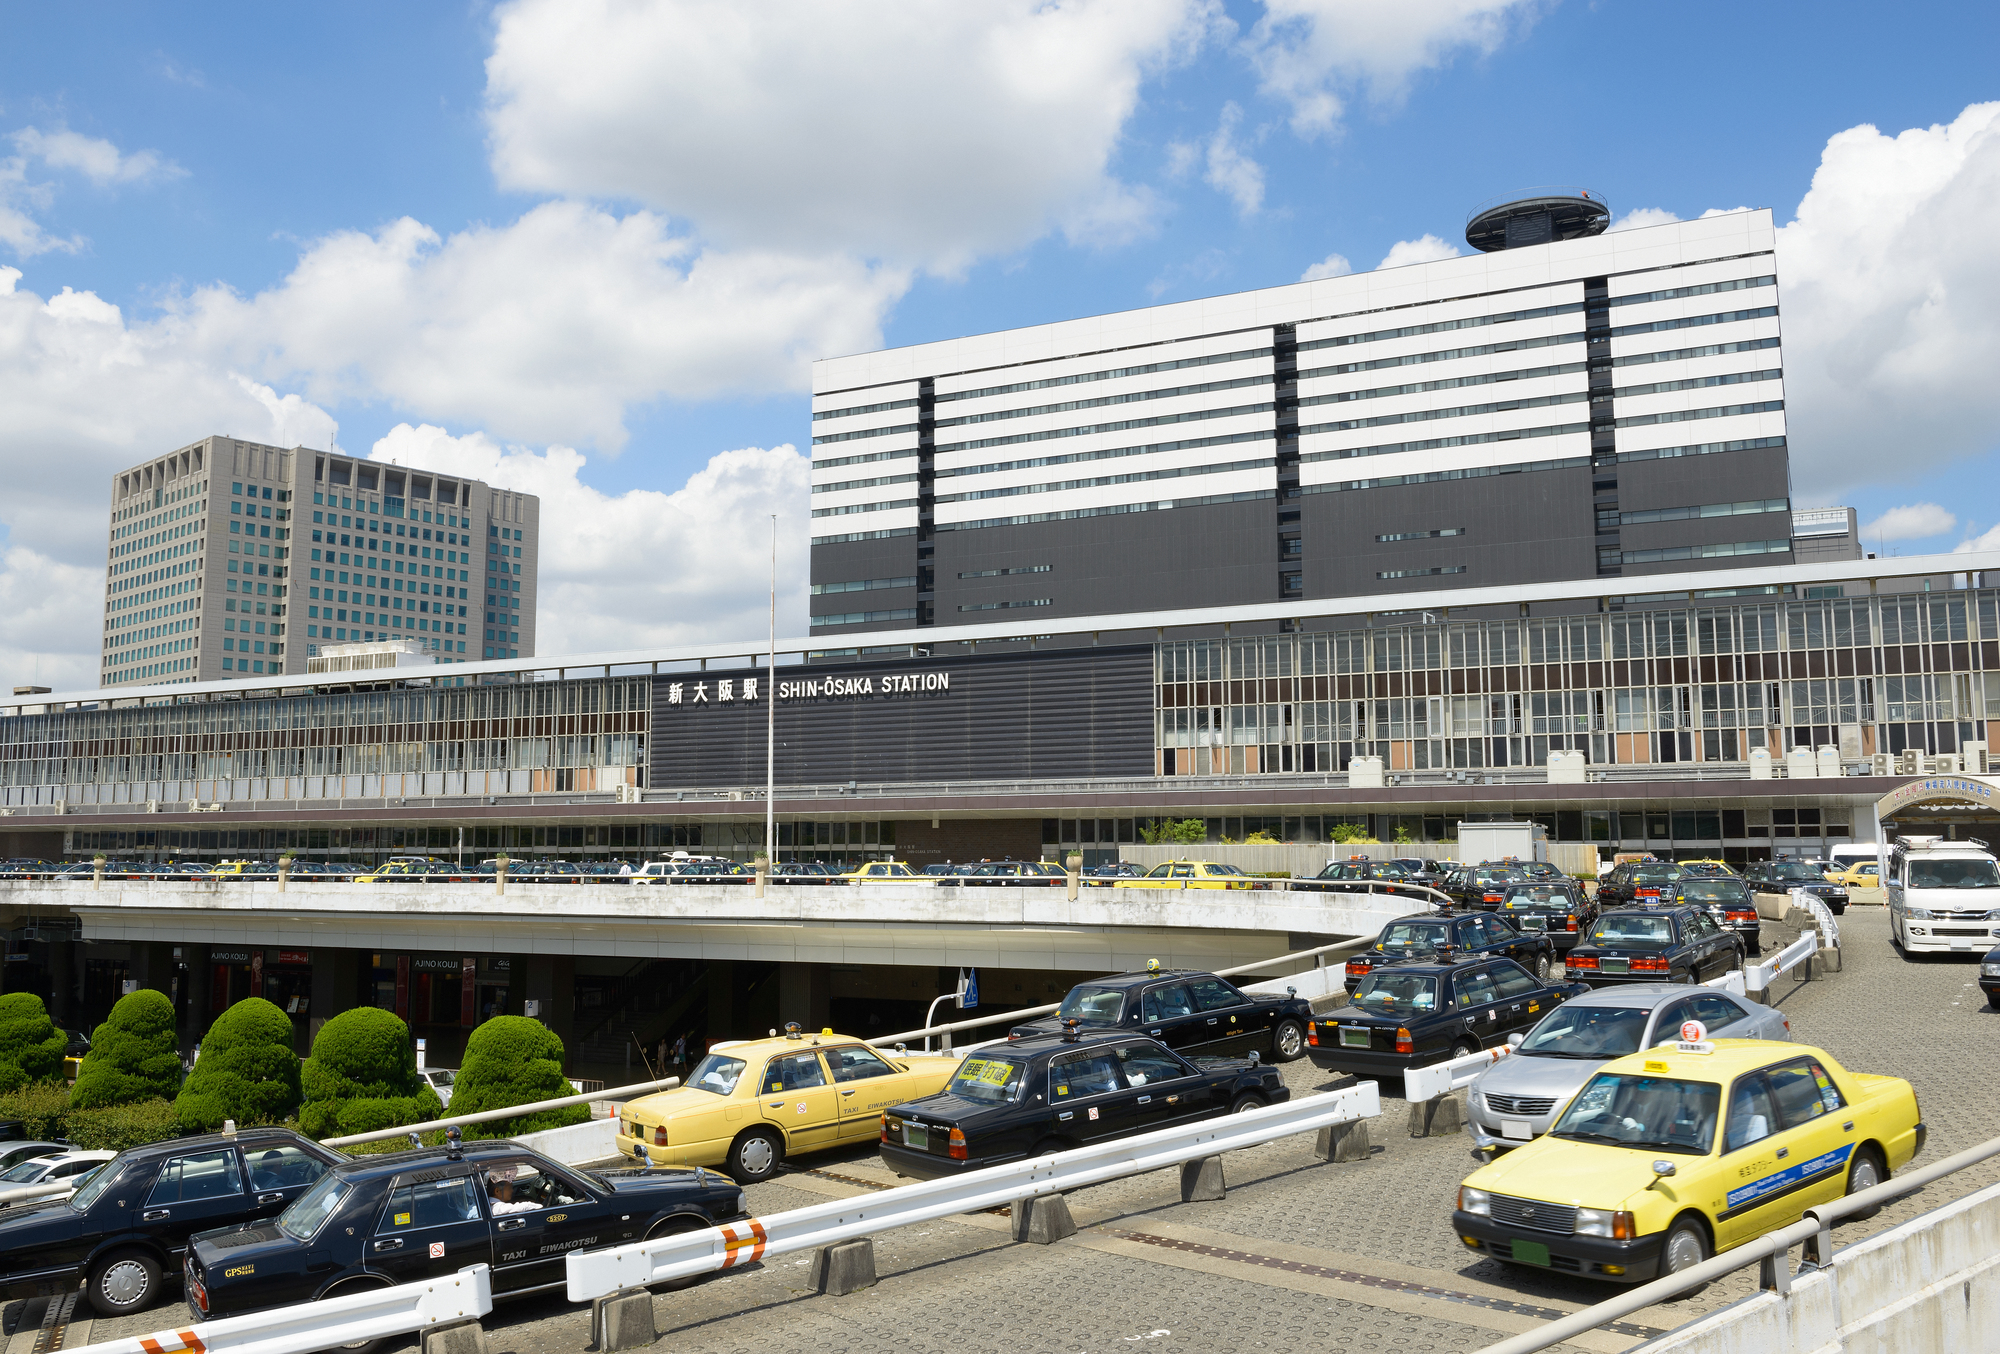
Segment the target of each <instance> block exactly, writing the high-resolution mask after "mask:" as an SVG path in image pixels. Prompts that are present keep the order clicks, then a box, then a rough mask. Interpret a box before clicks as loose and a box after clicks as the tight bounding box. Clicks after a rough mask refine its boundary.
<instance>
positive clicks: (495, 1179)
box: [486, 1166, 541, 1217]
mask: <svg viewBox="0 0 2000 1354" xmlns="http://www.w3.org/2000/svg"><path fill="white" fill-rule="evenodd" d="M514 1171H515V1168H514V1167H512V1166H497V1167H495V1168H494V1169H492V1170H490V1171H488V1172H487V1173H486V1207H487V1209H488V1211H490V1212H491V1213H492V1214H493V1215H494V1216H495V1217H498V1216H500V1215H501V1214H503V1213H532V1212H534V1211H535V1210H536V1209H538V1208H540V1207H541V1205H540V1204H538V1203H536V1202H534V1201H533V1200H532V1199H516V1198H515V1197H514Z"/></svg>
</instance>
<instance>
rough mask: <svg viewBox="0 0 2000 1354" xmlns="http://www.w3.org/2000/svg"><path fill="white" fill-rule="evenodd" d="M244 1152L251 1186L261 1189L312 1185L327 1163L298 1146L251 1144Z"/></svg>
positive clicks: (254, 1189)
mask: <svg viewBox="0 0 2000 1354" xmlns="http://www.w3.org/2000/svg"><path fill="white" fill-rule="evenodd" d="M244 1156H245V1157H246V1158H247V1160H248V1163H249V1166H250V1188H251V1189H252V1190H253V1191H256V1192H258V1193H261V1192H263V1191H264V1190H271V1189H291V1188H292V1187H294V1186H296V1185H309V1184H311V1183H312V1182H313V1181H315V1180H317V1179H319V1178H320V1176H321V1175H322V1174H323V1173H324V1172H325V1171H326V1163H325V1162H324V1161H321V1160H320V1159H319V1158H318V1157H316V1156H313V1155H311V1154H309V1153H307V1152H304V1151H301V1150H300V1149H299V1148H297V1147H289V1146H285V1147H251V1148H248V1149H246V1150H245V1152H244Z"/></svg>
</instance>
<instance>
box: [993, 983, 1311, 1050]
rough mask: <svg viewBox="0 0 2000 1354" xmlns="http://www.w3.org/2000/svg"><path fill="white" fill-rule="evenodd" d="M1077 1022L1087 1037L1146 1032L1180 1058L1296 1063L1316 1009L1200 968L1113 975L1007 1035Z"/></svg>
mask: <svg viewBox="0 0 2000 1354" xmlns="http://www.w3.org/2000/svg"><path fill="white" fill-rule="evenodd" d="M1072 1020H1073V1021H1076V1022H1077V1025H1078V1027H1079V1028H1080V1029H1082V1030H1084V1031H1086V1032H1091V1031H1098V1030H1125V1031H1129V1032H1132V1033H1135V1034H1144V1035H1146V1036H1148V1037H1149V1038H1153V1039H1157V1040H1159V1041H1160V1042H1161V1043H1163V1044H1165V1045H1166V1046H1167V1047H1168V1048H1171V1049H1173V1050H1174V1051H1175V1052H1177V1053H1179V1054H1181V1055H1182V1056H1183V1057H1191V1056H1194V1055H1196V1054H1204V1055H1219V1056H1226V1057H1244V1056H1247V1055H1249V1054H1251V1053H1255V1054H1257V1055H1258V1056H1259V1057H1263V1058H1269V1059H1272V1060H1274V1061H1277V1062H1291V1061H1292V1060H1293V1059H1295V1058H1298V1057H1301V1056H1303V1055H1304V1053H1305V1051H1306V1026H1307V1025H1308V1024H1310V1023H1311V1022H1312V1006H1311V1005H1310V1004H1309V1003H1308V1002H1306V1001H1305V1000H1304V999H1302V998H1300V997H1297V996H1294V995H1292V994H1291V992H1290V991H1289V990H1288V991H1287V993H1286V995H1284V996H1282V997H1281V996H1278V995H1276V994H1274V993H1269V992H1245V991H1244V990H1243V989H1242V988H1240V987H1238V986H1236V985H1235V984H1234V983H1232V982H1230V981H1229V980H1228V979H1226V978H1218V977H1216V976H1215V975H1214V974H1213V973H1208V972H1205V971H1203V970H1200V969H1161V968H1148V969H1147V970H1146V971H1145V972H1144V973H1116V974H1113V975H1111V976H1110V977H1108V978H1093V979H1092V980H1091V981H1089V982H1087V983H1078V984H1077V985H1076V986H1075V987H1072V988H1071V989H1070V990H1069V993H1068V995H1066V996H1065V997H1063V999H1062V1005H1061V1006H1060V1007H1058V1008H1057V1010H1056V1013H1055V1015H1053V1016H1048V1017H1045V1018H1043V1019H1041V1020H1030V1021H1026V1022H1024V1023H1022V1024H1019V1025H1016V1026H1014V1027H1013V1028H1012V1029H1010V1030H1008V1031H1007V1038H1008V1039H1010V1040H1019V1039H1026V1038H1032V1037H1034V1036H1036V1035H1043V1034H1059V1033H1061V1032H1062V1030H1063V1029H1064V1022H1066V1021H1072Z"/></svg>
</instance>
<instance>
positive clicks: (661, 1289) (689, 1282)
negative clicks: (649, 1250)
mask: <svg viewBox="0 0 2000 1354" xmlns="http://www.w3.org/2000/svg"><path fill="white" fill-rule="evenodd" d="M708 1225H709V1224H708V1221H707V1220H706V1219H705V1218H697V1217H692V1216H690V1215H688V1214H686V1213H677V1214H675V1215H674V1216H673V1217H671V1218H668V1219H666V1220H665V1221H663V1222H661V1223H659V1224H657V1225H656V1226H655V1227H654V1228H653V1230H652V1231H650V1232H648V1233H646V1240H648V1241H657V1240H659V1239H660V1238H661V1237H663V1236H682V1235H684V1234H686V1233H688V1232H699V1231H702V1230H703V1229H705V1228H706V1227H707V1226H708ZM707 1277H708V1275H706V1274H689V1275H687V1276H685V1277H683V1278H679V1279H668V1280H667V1281H666V1282H664V1283H656V1284H649V1285H647V1286H648V1287H649V1288H651V1289H652V1290H653V1291H654V1292H655V1293H678V1292H680V1291H681V1290H682V1289H683V1288H692V1287H694V1286H695V1285H696V1284H698V1283H700V1282H701V1281H702V1280H703V1279H705V1278H707Z"/></svg>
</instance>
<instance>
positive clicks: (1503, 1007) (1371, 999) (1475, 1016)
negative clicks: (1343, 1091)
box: [1306, 955, 1590, 1076]
mask: <svg viewBox="0 0 2000 1354" xmlns="http://www.w3.org/2000/svg"><path fill="white" fill-rule="evenodd" d="M1589 990H1590V989H1589V988H1587V987H1585V986H1584V985H1583V984H1581V983H1567V982H1563V981H1562V980H1560V979H1556V980H1554V981H1551V982H1544V981H1542V980H1541V979H1539V978H1537V977H1536V976H1535V975H1534V974H1532V973H1530V972H1528V970H1526V969H1524V968H1522V967H1521V966H1520V965H1519V964H1517V963H1515V962H1514V961H1513V960H1511V959H1501V958H1495V957H1489V956H1487V955H1443V956H1439V957H1436V958H1431V959H1413V960H1406V961H1404V962H1402V963H1398V964H1389V965H1387V966H1385V967H1383V968H1379V969H1377V970H1376V971H1375V972H1373V973H1371V974H1369V975H1368V976H1367V977H1366V978H1363V979H1362V980H1361V986H1360V987H1358V988H1357V989H1355V992H1354V997H1353V999H1352V1000H1351V1001H1350V1002H1349V1003H1348V1004H1347V1005H1346V1006H1343V1007H1340V1008H1338V1009H1337V1010H1335V1011H1333V1012H1332V1013H1331V1014H1329V1015H1324V1016H1320V1017H1318V1018H1316V1019H1315V1020H1314V1021H1313V1027H1312V1032H1311V1033H1310V1034H1309V1035H1308V1036H1307V1047H1306V1055H1307V1056H1308V1057H1310V1058H1311V1059H1312V1061H1313V1066H1315V1067H1321V1068H1326V1069H1328V1070H1330V1071H1341V1072H1358V1073H1362V1074H1364V1075H1369V1076H1381V1075H1393V1074H1398V1073H1401V1072H1403V1071H1405V1070H1406V1069H1408V1068H1412V1067H1426V1066H1429V1065H1430V1064H1431V1063H1435V1062H1443V1061H1445V1060H1446V1059H1449V1058H1456V1057H1460V1056H1462V1055H1464V1054H1467V1053H1477V1052H1479V1051H1480V1050H1481V1049H1486V1048H1491V1047H1493V1046H1494V1045H1496V1044H1502V1043H1505V1042H1506V1041H1507V1036H1508V1035H1510V1034H1514V1033H1517V1032H1525V1031H1526V1030H1528V1029H1529V1028H1530V1027H1531V1026H1533V1025H1534V1024H1535V1022H1536V1021H1538V1020H1540V1019H1541V1018H1542V1017H1543V1016H1545V1015H1547V1014H1548V1013H1549V1012H1550V1011H1552V1010H1554V1009H1555V1008H1556V1007H1557V1006H1559V1005H1561V1004H1562V1003H1563V1002H1565V1001H1568V1000H1569V999H1570V998H1571V997H1575V996H1580V995H1582V994H1583V993H1585V992H1588V991H1589Z"/></svg>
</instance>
